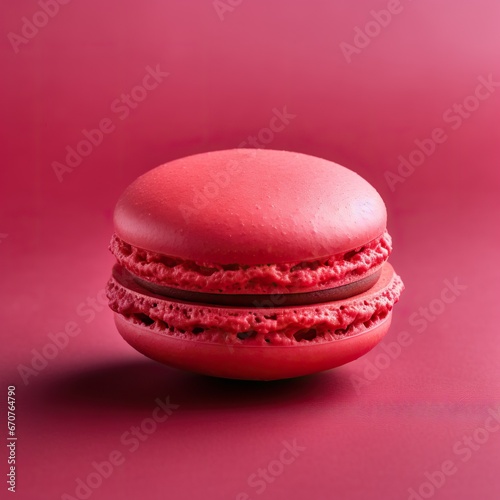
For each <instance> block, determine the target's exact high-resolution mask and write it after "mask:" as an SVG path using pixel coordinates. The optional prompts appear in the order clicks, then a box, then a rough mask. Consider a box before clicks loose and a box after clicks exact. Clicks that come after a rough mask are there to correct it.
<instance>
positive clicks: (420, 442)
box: [0, 0, 500, 500]
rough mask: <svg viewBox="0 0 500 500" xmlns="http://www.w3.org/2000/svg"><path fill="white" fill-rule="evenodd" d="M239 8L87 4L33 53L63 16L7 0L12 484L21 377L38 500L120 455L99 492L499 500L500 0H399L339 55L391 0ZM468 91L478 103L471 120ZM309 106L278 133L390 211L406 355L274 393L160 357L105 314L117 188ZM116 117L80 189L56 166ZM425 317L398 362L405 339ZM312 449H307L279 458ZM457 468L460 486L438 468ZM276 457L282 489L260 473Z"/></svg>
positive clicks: (21, 495)
mask: <svg viewBox="0 0 500 500" xmlns="http://www.w3.org/2000/svg"><path fill="white" fill-rule="evenodd" d="M225 1H227V5H230V4H229V0H225ZM49 3H50V2H49ZM233 3H234V4H237V5H236V6H234V7H230V9H232V11H229V10H228V11H227V12H225V13H224V14H223V19H222V20H221V19H220V18H219V16H218V14H217V12H216V9H215V8H214V5H213V2H212V1H211V0H203V1H202V0H199V1H184V2H182V1H180V0H176V1H170V2H165V1H160V0H142V1H140V2H139V1H123V0H122V1H118V0H115V1H106V2H103V1H102V0H100V1H97V0H86V1H85V2H83V1H82V2H78V1H76V0H74V1H71V2H69V3H67V4H66V5H61V6H60V8H59V12H58V13H57V14H56V15H54V17H53V18H51V19H50V20H49V21H48V22H47V24H46V25H45V26H43V27H41V28H39V32H38V33H36V34H35V35H34V36H33V37H32V38H31V39H26V43H21V44H20V45H19V46H17V49H16V50H14V47H13V45H12V43H11V41H10V39H9V33H16V34H18V35H19V34H20V33H21V29H22V27H23V22H24V21H23V16H26V17H27V18H28V19H33V16H35V15H36V13H37V11H39V10H40V6H39V4H38V3H37V2H35V1H17V2H7V1H4V2H3V10H4V14H3V15H2V16H1V17H2V19H1V21H0V22H1V33H2V42H1V46H0V50H1V57H2V84H3V91H2V92H1V94H0V98H1V103H2V115H1V116H2V120H1V125H0V127H1V129H2V138H3V140H2V158H3V163H2V167H1V173H0V185H1V187H2V192H1V198H0V200H1V201H0V203H1V217H0V242H1V243H0V258H1V266H2V268H1V273H2V284H3V286H2V301H1V303H2V318H3V325H2V335H3V337H4V343H3V348H2V355H1V356H2V363H1V365H0V369H1V381H2V384H1V389H0V390H1V394H0V400H1V401H2V406H1V408H2V411H1V413H0V416H1V423H0V429H2V431H1V439H2V441H3V444H2V448H3V450H4V451H3V452H2V453H1V454H0V464H1V467H0V469H1V471H2V475H3V474H6V473H7V449H6V447H5V439H6V437H7V435H6V424H5V421H6V415H5V411H4V410H5V405H4V401H6V399H7V394H6V392H7V385H10V384H12V385H15V386H16V387H17V390H16V398H17V408H16V415H17V420H16V423H17V437H18V441H17V463H16V466H17V497H15V498H18V499H59V498H61V497H62V495H63V494H64V493H67V494H70V495H72V496H73V497H74V498H78V497H77V496H76V495H75V489H76V487H77V479H78V478H81V479H82V480H86V478H87V477H88V476H89V474H90V473H91V472H92V471H93V470H94V469H93V466H92V462H94V461H95V462H102V461H104V460H109V456H110V454H111V453H112V452H113V451H114V450H117V451H118V452H120V453H121V456H122V458H123V460H124V462H123V463H121V465H117V466H116V467H115V468H114V470H113V472H112V474H111V475H110V476H109V477H108V478H105V479H103V480H102V484H100V485H99V486H98V487H97V488H95V489H93V490H91V493H90V495H88V494H87V496H88V497H89V498H91V499H96V500H97V499H115V498H116V499H119V498H148V499H160V498H161V499H163V498H172V499H176V500H184V499H186V500H197V499H217V500H219V499H236V498H240V500H242V499H245V498H251V499H255V498H262V499H273V500H282V499H283V500H284V499H287V500H295V499H304V498H307V499H313V500H322V499H325V500H327V499H328V500H329V499H332V498H342V499H349V500H357V499H372V498H384V499H406V498H409V497H410V488H413V489H414V490H415V491H416V492H418V495H419V496H420V497H421V498H430V497H433V498H442V499H469V498H482V499H484V500H489V499H491V500H493V499H498V498H499V497H500V479H499V476H498V470H499V465H500V430H498V429H496V427H495V426H493V424H492V422H493V421H492V419H490V420H488V418H489V412H491V411H493V410H494V409H498V408H499V407H500V363H499V358H500V342H499V339H498V335H499V330H498V326H497V316H498V314H497V312H495V311H498V282H499V279H500V276H499V270H498V266H496V265H495V262H496V260H497V259H498V246H499V243H500V235H499V230H498V210H499V208H500V207H499V167H498V165H499V160H500V149H499V139H500V137H499V127H498V118H499V112H500V87H498V86H497V87H496V88H495V87H492V88H491V89H490V91H489V94H488V93H487V92H485V91H484V89H483V90H482V91H480V92H483V93H482V94H481V96H482V97H484V100H482V101H477V100H476V101H475V100H474V98H470V96H472V95H474V92H475V90H476V87H477V86H478V85H479V80H478V77H481V76H483V77H484V78H486V79H487V78H488V77H489V75H492V78H493V80H494V81H500V57H499V56H500V50H499V47H500V32H499V30H498V19H499V16H500V4H499V3H498V2H494V1H493V0H490V1H487V0H482V1H481V0H480V1H476V2H457V1H452V0H444V1H430V0H418V1H416V0H413V1H410V0H401V3H400V5H401V6H402V8H401V7H400V8H399V10H400V12H399V13H398V14H394V15H393V16H392V19H391V20H390V22H389V23H388V24H387V26H386V27H383V28H381V29H380V28H379V27H377V25H373V23H372V24H370V25H369V28H368V29H369V30H370V29H372V30H373V31H372V33H376V30H379V31H380V33H379V34H378V35H377V36H374V37H373V38H371V39H369V43H368V44H367V46H366V47H364V48H362V49H360V50H358V52H359V53H355V54H352V58H351V62H350V63H349V62H348V61H347V60H346V58H345V57H344V55H343V53H342V50H341V47H340V44H341V43H342V42H346V43H350V44H353V43H354V42H353V39H354V36H355V28H356V27H357V26H358V27H361V28H364V27H365V25H366V24H367V23H368V22H369V21H370V20H373V15H372V14H371V13H370V11H371V10H372V9H374V10H376V11H380V10H381V9H386V8H387V6H388V3H387V1H375V0H372V1H368V0H364V1H356V2H351V1H347V0H345V1H327V0H324V1H318V2H305V1H303V2H299V1H285V0H280V1H273V2H270V1H264V0H262V1H249V0H246V1H243V2H241V3H239V5H238V2H235V1H234V0H233ZM389 5H391V6H392V5H393V2H391V3H390V4H389ZM394 5H395V4H394ZM37 19H38V20H39V21H40V20H41V21H40V22H42V23H43V21H44V19H43V15H42V16H41V17H40V15H39V17H38V18H37ZM30 36H31V35H30ZM11 39H12V35H11ZM358 41H359V40H358ZM365 43H366V41H365ZM16 52H17V53H16ZM156 65H159V67H160V69H161V70H162V71H164V72H168V73H169V76H168V77H165V78H164V79H163V81H162V82H161V83H159V85H158V86H157V88H155V89H152V90H150V91H148V93H147V96H146V98H145V99H144V100H143V101H142V102H140V103H139V104H138V105H137V107H136V108H135V109H133V110H131V111H130V113H129V116H127V117H126V118H125V119H123V120H122V119H120V116H123V115H119V114H118V113H117V112H114V111H113V110H112V108H111V106H112V103H113V101H114V100H115V99H117V98H120V95H121V94H122V93H129V92H130V90H131V89H132V88H133V87H134V86H136V85H137V84H139V83H140V82H141V81H142V79H143V78H144V76H145V74H146V67H147V66H151V67H153V68H154V67H156ZM137 92H140V90H139V91H136V93H137ZM486 94H488V95H487V96H486ZM136 95H141V94H136ZM467 99H468V100H467ZM464 100H466V103H467V104H468V105H469V106H470V107H475V105H476V104H477V109H475V110H474V111H473V112H471V113H470V116H468V117H467V118H463V119H457V118H452V117H453V116H455V117H456V116H457V114H456V111H453V109H452V111H451V112H450V111H447V110H449V108H450V107H452V106H453V105H454V104H455V103H463V102H464ZM285 106H286V109H287V111H288V112H289V113H291V114H293V115H296V116H295V117H294V118H293V119H291V120H290V123H289V124H288V125H286V127H285V128H284V130H283V131H281V132H277V133H276V134H275V135H274V138H273V139H272V141H271V142H270V143H269V145H268V147H272V148H275V149H291V150H295V151H300V152H305V153H310V154H314V155H317V156H322V157H325V158H328V159H331V160H335V161H337V162H339V163H341V164H343V165H345V166H347V167H349V168H352V169H353V170H355V171H357V172H359V173H360V174H361V175H363V176H364V177H366V178H367V179H368V180H369V181H370V182H371V183H372V184H373V185H374V186H375V187H376V188H377V189H378V190H379V191H380V193H381V194H382V196H383V198H384V199H385V201H386V204H387V208H388V212H389V230H390V232H391V234H392V236H393V239H394V245H395V251H394V253H393V255H392V257H391V261H392V263H393V265H394V266H395V268H396V269H397V271H398V272H399V273H400V274H401V276H402V277H403V279H404V281H405V284H406V287H407V289H406V292H405V293H404V295H403V298H402V300H401V302H400V303H399V304H398V306H397V307H396V310H395V315H394V322H393V326H392V329H391V331H390V333H389V335H388V337H387V338H386V341H385V343H384V345H385V349H387V348H388V346H389V345H391V346H392V347H393V348H394V349H395V351H394V352H395V353H396V354H394V359H392V358H388V356H387V355H384V345H381V346H378V347H377V348H376V349H375V350H374V351H372V352H371V353H369V354H368V355H367V356H365V357H364V358H362V359H360V360H357V361H355V362H353V363H351V364H350V365H348V366H344V367H341V368H339V369H337V370H335V371H331V372H326V373H322V374H319V375H317V376H312V377H308V378H304V379H299V380H291V381H282V382H276V383H268V384H261V383H249V382H246V383H243V382H234V381H224V380H214V379H209V378H204V377H200V376H195V375H192V374H188V373H183V372H180V371H176V370H173V369H169V368H166V367H163V366H161V365H159V364H156V363H154V362H152V361H149V360H147V359H145V358H143V357H142V356H141V355H139V354H137V353H136V352H135V351H133V350H132V349H131V348H130V347H128V346H127V345H126V344H125V342H124V341H123V340H122V339H121V338H120V336H119V335H118V333H117V332H116V330H115V328H114V324H113V321H112V314H111V312H110V311H109V310H108V309H107V307H103V306H102V305H101V304H100V302H99V300H100V298H101V294H102V289H103V287H104V285H105V283H106V281H107V277H108V275H109V272H110V269H111V265H112V261H113V259H112V258H111V256H110V254H109V252H108V251H107V245H108V241H109V238H110V236H111V233H112V223H111V214H112V210H113V206H114V203H115V202H116V200H117V197H118V196H119V194H120V192H121V191H122V190H123V189H124V188H125V187H126V186H127V185H128V184H129V183H130V182H131V181H132V180H133V179H134V178H135V177H136V176H137V175H139V174H141V173H143V172H145V171H146V170H148V169H150V168H152V167H154V166H156V165H158V164H160V163H163V162H165V161H168V160H170V159H174V158H177V157H180V156H184V155H187V154H191V153H195V152H202V151H208V150H214V149H221V148H231V147H236V146H237V145H238V144H240V143H241V142H242V141H244V140H245V139H246V138H247V137H248V136H249V135H256V134H258V133H259V131H261V129H263V128H264V127H267V126H268V125H269V122H270V119H271V117H272V116H273V109H274V108H277V109H279V110H282V109H283V107H285ZM122 113H124V114H125V111H123V108H122ZM446 113H448V114H446ZM450 113H451V114H450ZM443 114H444V115H445V116H446V117H447V118H448V121H445V119H444V116H443ZM105 118H109V119H110V120H112V123H113V125H114V127H115V128H114V131H113V132H112V133H109V134H107V135H105V136H104V138H103V140H102V143H101V144H100V145H99V146H97V147H95V148H94V150H93V151H92V152H91V154H89V155H88V156H87V157H86V158H84V159H83V161H82V162H81V164H80V165H79V166H78V167H76V168H74V170H73V171H71V172H70V173H66V174H64V175H63V178H62V182H59V181H58V179H57V177H56V175H55V173H54V171H53V168H52V163H53V162H54V161H58V162H63V161H64V157H65V154H66V153H65V150H66V147H67V146H71V147H76V145H77V144H78V142H79V141H81V139H82V138H83V136H82V130H83V129H87V130H90V129H93V128H95V127H96V126H97V125H98V123H99V122H100V121H101V120H103V119H105ZM453 127H455V128H453ZM435 128H442V129H443V130H444V131H445V133H446V137H447V139H446V141H445V142H443V143H442V144H439V145H438V146H436V148H435V149H436V150H435V152H434V153H433V154H431V155H430V156H429V157H428V158H426V159H425V161H424V163H423V164H422V165H421V166H418V167H416V168H415V171H414V173H413V174H411V175H409V176H408V177H406V178H405V179H404V182H400V183H397V184H396V185H395V186H394V190H391V189H390V187H389V185H388V183H387V181H386V179H385V177H384V172H386V171H392V172H397V167H398V156H399V155H403V156H404V157H405V158H408V156H409V155H410V153H411V152H412V150H414V149H415V148H416V145H415V142H414V141H415V140H417V139H419V140H422V139H424V138H427V137H429V136H430V135H431V133H432V131H433V130H434V129H435ZM261 136H262V133H261ZM264 137H266V136H265V135H264ZM414 156H415V154H414ZM417 156H418V154H417ZM417 156H415V157H417ZM445 280H449V281H450V282H452V283H453V282H454V281H456V283H458V284H460V285H461V286H465V287H466V289H462V290H461V291H457V294H458V295H450V292H444V293H445V294H448V295H443V297H446V298H447V300H448V301H449V302H450V303H448V304H445V303H444V302H442V300H441V299H440V297H441V293H442V291H443V289H444V288H446V286H447V285H446V283H445ZM451 299H453V302H451ZM429 306H431V310H432V311H434V313H425V312H423V311H422V310H420V308H422V307H425V308H428V307H429ZM425 314H427V319H426V317H425V316H423V315H425ZM429 314H431V315H430V316H429ZM71 322H75V323H76V325H77V326H76V327H77V328H80V329H81V333H80V334H79V335H77V336H75V337H73V338H71V339H70V340H69V343H68V345H67V346H66V347H65V348H63V349H60V350H57V355H56V357H55V358H54V359H52V360H50V361H49V362H48V363H47V366H46V367H44V368H42V369H41V370H40V371H39V372H37V373H38V375H36V376H30V377H29V378H28V380H27V382H28V384H27V385H26V384H25V383H23V380H22V378H21V376H20V374H19V366H20V365H25V366H29V365H30V364H31V363H32V359H33V356H34V351H33V350H35V351H37V352H41V351H42V350H43V349H44V348H45V349H46V350H47V349H49V351H48V352H49V354H50V353H53V351H50V348H47V345H48V344H50V339H49V337H48V335H49V334H55V333H57V332H61V331H63V330H64V329H65V328H66V327H68V325H69V328H71V325H72V323H71ZM73 326H75V325H73ZM405 331H406V332H407V336H406V338H407V339H408V338H409V339H410V340H409V341H408V342H411V343H410V345H406V346H404V347H402V348H401V349H400V351H401V352H400V353H399V352H398V350H397V349H396V348H395V347H394V345H395V344H390V343H391V342H396V341H397V339H398V336H400V335H401V332H405ZM403 335H404V334H403ZM376 366H378V367H379V368H377V367H376ZM356 377H357V378H356ZM356 381H357V384H356ZM359 381H364V382H362V383H360V382H359ZM167 396H169V397H170V401H171V402H172V403H175V404H178V405H179V407H178V408H177V409H176V410H174V411H173V414H172V415H171V416H170V417H169V418H168V420H166V421H165V422H163V423H160V424H158V426H157V429H156V430H155V431H154V432H151V434H150V435H145V437H146V439H145V440H144V441H142V442H140V446H139V447H138V448H137V449H136V450H132V449H131V448H132V446H131V445H130V444H128V445H127V444H126V442H127V441H126V439H125V444H124V443H123V439H122V436H123V435H124V434H125V433H127V432H130V429H131V427H132V426H138V427H141V426H142V425H145V426H146V428H147V429H148V430H150V429H151V427H148V425H149V424H150V423H151V421H148V420H147V419H148V418H149V417H151V416H152V414H153V410H154V409H155V407H156V403H155V399H156V398H162V399H164V398H166V397H167ZM145 419H146V420H145ZM145 422H149V423H145ZM486 423H489V424H491V425H490V426H489V427H488V428H489V429H490V430H484V426H485V425H486ZM127 436H128V435H127V434H126V435H125V437H127ZM464 439H465V440H466V441H464ZM467 439H470V441H467ZM293 440H296V443H297V445H299V446H301V447H302V448H305V449H301V451H300V453H299V454H298V456H297V457H295V460H294V461H293V462H292V463H288V464H285V465H281V464H280V463H278V462H276V460H279V458H280V456H283V455H282V450H283V446H284V445H283V443H282V442H283V441H287V442H288V443H293ZM466 443H468V444H466ZM478 443H479V444H478ZM467 449H468V450H469V451H467ZM289 458H290V457H289V456H288V455H287V459H289ZM123 460H122V461H123ZM287 461H290V460H287ZM450 461H451V462H452V465H450V463H449V462H450ZM443 463H445V464H446V465H445V466H444V467H445V468H446V467H448V469H447V470H448V472H450V470H452V473H450V475H446V476H445V475H444V474H443V473H437V474H435V471H437V470H441V469H442V467H443ZM259 468H261V469H263V470H270V471H271V472H269V473H268V474H270V476H268V477H269V480H268V482H265V480H263V479H262V480H261V481H264V482H261V483H256V482H255V478H256V476H255V474H259V472H258V471H259ZM273 474H274V475H273ZM426 474H427V476H429V475H431V476H432V477H433V481H434V482H435V483H436V484H438V486H433V485H432V484H431V482H429V481H430V480H429V479H428V477H426ZM2 477H4V478H5V475H3V476H2ZM90 477H91V478H93V479H94V481H98V482H99V478H97V479H96V478H95V475H94V476H90ZM249 481H250V483H249ZM91 482H92V479H91ZM426 482H427V484H426ZM94 484H96V483H94ZM259 485H260V486H259ZM263 485H265V489H264V490H263V491H261V490H262V489H263V488H264V486H263ZM6 487H7V485H6V483H4V482H2V486H1V490H0V491H1V493H0V496H2V498H3V495H4V494H5V497H6V498H7V493H8V492H7V490H6ZM240 493H242V494H241V495H240V496H239V497H238V495H239V494H240ZM245 493H246V495H245ZM84 496H85V494H84V495H83V496H82V495H80V498H83V497H84ZM414 497H415V498H419V497H418V496H415V495H414ZM63 498H64V497H63Z"/></svg>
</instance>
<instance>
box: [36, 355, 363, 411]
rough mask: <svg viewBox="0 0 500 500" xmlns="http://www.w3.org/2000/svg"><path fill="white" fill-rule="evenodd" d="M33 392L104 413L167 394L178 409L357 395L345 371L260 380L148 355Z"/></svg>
mask: <svg viewBox="0 0 500 500" xmlns="http://www.w3.org/2000/svg"><path fill="white" fill-rule="evenodd" d="M40 382H41V381H40ZM37 392H38V396H40V398H41V399H42V400H44V401H45V402H46V403H48V402H50V404H51V405H53V408H54V407H55V408H60V409H63V408H67V409H69V408H71V409H73V410H85V409H88V410H90V411H93V410H96V409H98V410H101V411H104V412H108V411H111V412H112V411H116V410H122V409H137V410H142V409H151V408H153V407H154V406H155V405H156V404H157V403H156V402H155V401H156V399H157V398H160V399H161V400H165V398H166V397H167V396H168V397H169V400H170V402H171V403H173V404H178V405H179V408H181V407H182V411H186V410H211V409H213V410H215V409H226V408H227V409H236V408H245V409H248V408H256V407H257V408H262V407H269V408H276V407H281V406H294V405H303V404H304V403H315V402H316V403H317V402H320V401H324V400H328V401H329V402H330V404H332V403H333V404H335V403H336V402H341V401H348V400H350V399H354V398H356V397H357V396H356V394H355V392H354V390H353V388H352V384H351V383H350V381H349V374H348V373H347V372H346V370H345V369H336V370H329V371H327V372H322V373H317V374H314V375H309V376H304V377H298V378H292V379H284V380H277V381H269V382H262V381H249V380H231V379H223V378H216V377H208V376H205V375H198V374H194V373H189V372H185V371H182V370H177V369H174V368H170V367H167V366H163V365H161V364H160V363H156V362H154V361H150V360H147V359H144V360H142V359H140V360H126V361H123V362H116V361H115V362H111V363H101V364H96V365H92V366H89V367H84V368H82V367H79V368H75V369H74V370H73V371H70V372H66V373H65V375H64V377H57V378H55V377H51V379H50V380H47V381H46V382H45V383H43V384H40V385H39V386H38V391H37Z"/></svg>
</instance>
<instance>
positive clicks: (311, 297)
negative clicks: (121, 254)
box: [124, 269, 381, 307]
mask: <svg viewBox="0 0 500 500" xmlns="http://www.w3.org/2000/svg"><path fill="white" fill-rule="evenodd" d="M124 272H129V271H126V270H125V269H124ZM380 272H381V270H380V269H377V270H376V271H375V272H374V273H372V274H370V275H369V276H366V277H364V278H362V279H360V280H358V281H354V282H352V283H348V284H346V285H342V286H337V287H335V288H327V289H324V290H315V291H313V292H302V293H301V292H299V293H273V294H226V293H203V292H192V291H190V290H182V289H180V288H171V287H166V286H160V285H156V284H154V283H151V282H149V281H146V280H142V279H140V278H138V277H137V276H134V275H131V276H132V277H133V279H134V280H135V281H136V282H137V283H138V284H139V285H141V286H142V287H144V288H146V289H147V290H150V291H151V292H153V293H155V294H157V295H162V296H163V297H166V298H171V299H175V300H182V301H185V302H197V303H201V304H212V305H222V306H236V307H276V306H296V305H307V304H320V303H322V302H332V301H334V300H343V299H347V298H349V297H352V296H353V295H358V294H359V293H362V292H364V291H366V290H368V289H369V288H371V287H372V286H373V285H374V284H375V283H376V282H377V280H378V279H379V277H380Z"/></svg>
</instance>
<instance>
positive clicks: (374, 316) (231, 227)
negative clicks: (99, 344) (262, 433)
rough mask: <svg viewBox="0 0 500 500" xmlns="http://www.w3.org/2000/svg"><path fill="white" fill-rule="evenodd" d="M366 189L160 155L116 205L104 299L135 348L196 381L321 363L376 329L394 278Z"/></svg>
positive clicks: (256, 157)
mask: <svg viewBox="0 0 500 500" xmlns="http://www.w3.org/2000/svg"><path fill="white" fill-rule="evenodd" d="M386 221H387V214H386V209H385V205H384V202H383V201H382V199H381V197H380V196H379V194H378V193H377V191H376V190H375V189H374V188H373V187H372V186H371V185H370V184H369V183H368V182H366V181H365V180H364V179H363V178H361V177H360V176H359V175H357V174H356V173H354V172H352V171H351V170H348V169H347V168H344V167H342V166H340V165H338V164H336V163H332V162H330V161H327V160H324V159H320V158H316V157H312V156H308V155H304V154H299V153H292V152H286V151H272V150H257V149H234V150H227V151H216V152H212V153H203V154H198V155H194V156H190V157H187V158H182V159H179V160H175V161H172V162H170V163H167V164H165V165H161V166H160V167H157V168H155V169H153V170H151V171H149V172H147V173H145V174H144V175H142V176H141V177H139V178H138V179H136V180H135V181H134V182H133V183H132V184H131V185H130V186H129V187H128V188H127V189H126V190H125V192H124V193H123V195H122V196H121V198H120V199H119V201H118V203H117V205H116V209H115V213H114V225H115V234H114V235H113V237H112V240H111V246H110V248H111V251H112V253H113V254H114V255H115V257H116V259H117V264H116V265H115V267H114V268H113V273H112V277H111V279H110V280H109V282H108V286H107V294H108V298H109V303H110V307H111V309H112V310H113V311H114V313H115V321H116V325H117V327H118V331H119V332H120V334H121V335H122V336H123V338H124V339H125V340H126V341H127V342H128V343H129V344H130V345H131V346H133V347H134V348H135V349H137V350H138V351H140V352H141V353H143V354H145V355H146V356H149V357H150V358H152V359H155V360H158V361H161V362H163V363H166V364H168V365H170V366H174V367H177V368H181V369H186V370H190V371H193V372H198V373H202V374H207V375H213V376H219V377H227V378H235V379H253V380H274V379H282V378H290V377H296V376H301V375H307V374H311V373H315V372H319V371H322V370H327V369H330V368H334V367H336V366H339V365H342V364H344V363H347V362H349V361H352V360H354V359H356V358H358V357H359V356H361V355H363V354H365V353H366V352H368V351H369V350H370V349H372V348H373V347H374V346H375V345H376V344H377V343H378V342H379V341H380V340H381V339H382V338H383V336H384V335H385V334H386V333H387V330H388V328H389V325H390V322H391V315H392V308H393V306H394V304H395V303H396V302H397V301H398V299H399V296H400V293H401V291H402V290H403V284H402V282H401V279H400V278H399V276H397V275H396V274H395V272H394V270H393V268H392V267H391V265H390V264H388V263H387V259H388V257H389V254H390V252H391V238H390V236H389V235H388V233H387V231H386Z"/></svg>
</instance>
